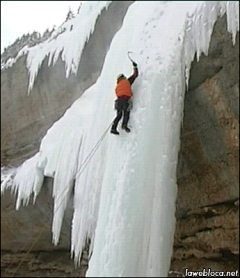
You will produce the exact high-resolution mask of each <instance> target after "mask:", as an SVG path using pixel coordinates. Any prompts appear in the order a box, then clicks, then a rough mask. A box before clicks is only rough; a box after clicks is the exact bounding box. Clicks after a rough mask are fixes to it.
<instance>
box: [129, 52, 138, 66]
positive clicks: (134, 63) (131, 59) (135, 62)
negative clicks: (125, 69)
mask: <svg viewBox="0 0 240 278" xmlns="http://www.w3.org/2000/svg"><path fill="white" fill-rule="evenodd" d="M129 53H132V51H128V58H129V59H130V61H131V62H132V63H134V64H136V62H134V61H133V59H131V57H130V56H129Z"/></svg>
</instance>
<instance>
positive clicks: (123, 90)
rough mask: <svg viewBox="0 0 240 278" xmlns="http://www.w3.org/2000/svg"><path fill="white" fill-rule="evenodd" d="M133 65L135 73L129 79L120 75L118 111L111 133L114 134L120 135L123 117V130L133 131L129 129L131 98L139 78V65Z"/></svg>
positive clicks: (116, 90)
mask: <svg viewBox="0 0 240 278" xmlns="http://www.w3.org/2000/svg"><path fill="white" fill-rule="evenodd" d="M132 64H133V69H134V72H133V74H132V75H131V76H130V77H129V78H126V77H125V75H123V74H119V75H118V77H117V86H116V89H115V92H116V95H117V99H116V101H115V109H116V110H117V116H116V117H115V119H114V121H113V125H112V128H111V133H113V134H119V132H118V131H117V126H118V123H119V121H120V120H121V118H122V116H123V121H122V129H124V130H125V131H126V132H130V131H131V130H130V129H129V127H128V121H129V117H130V110H131V108H132V102H131V97H132V95H133V94H132V89H131V85H132V84H133V82H134V80H135V79H136V78H137V76H138V68H137V63H135V62H132Z"/></svg>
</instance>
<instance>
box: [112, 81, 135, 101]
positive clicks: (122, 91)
mask: <svg viewBox="0 0 240 278" xmlns="http://www.w3.org/2000/svg"><path fill="white" fill-rule="evenodd" d="M115 92H116V95H117V97H118V98H119V97H120V98H121V97H127V98H131V97H132V89H131V84H130V82H129V81H128V79H125V78H123V79H120V80H118V83H117V87H116V89H115Z"/></svg>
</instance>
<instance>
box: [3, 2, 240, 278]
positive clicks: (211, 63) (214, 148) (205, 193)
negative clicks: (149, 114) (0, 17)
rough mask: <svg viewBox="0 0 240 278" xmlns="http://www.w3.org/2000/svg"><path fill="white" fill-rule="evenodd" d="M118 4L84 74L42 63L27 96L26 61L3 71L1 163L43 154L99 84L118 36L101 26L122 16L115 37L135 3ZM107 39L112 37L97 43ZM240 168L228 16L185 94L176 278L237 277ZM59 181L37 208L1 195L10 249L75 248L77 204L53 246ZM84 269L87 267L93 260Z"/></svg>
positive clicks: (235, 69)
mask: <svg viewBox="0 0 240 278" xmlns="http://www.w3.org/2000/svg"><path fill="white" fill-rule="evenodd" d="M119 2H120V1H116V2H113V4H111V5H110V7H109V9H116V10H118V13H116V11H114V12H115V14H114V13H105V12H103V14H102V15H101V16H100V18H99V19H98V23H97V25H96V30H95V32H96V33H95V35H94V34H93V36H92V37H91V38H90V40H89V43H88V44H87V45H86V47H85V49H84V54H83V59H82V61H81V63H80V70H79V72H83V73H85V74H83V75H81V74H78V76H76V77H75V76H70V78H69V79H66V78H65V73H64V65H63V63H62V62H61V61H58V62H57V64H56V65H55V67H50V68H48V67H47V65H46V61H44V63H43V66H42V68H41V70H40V72H39V75H38V78H37V80H36V83H35V85H34V88H33V90H32V92H31V93H30V95H29V96H27V70H26V68H25V66H24V63H25V57H22V58H21V59H20V60H19V61H18V62H17V63H16V64H15V65H14V66H13V67H12V68H10V69H7V70H4V71H3V72H2V73H1V75H2V78H1V79H2V81H1V82H2V83H1V86H2V126H1V129H2V137H1V144H2V153H1V158H2V163H3V164H6V163H10V164H12V165H19V164H20V163H22V161H24V160H25V159H26V158H27V157H30V156H32V154H33V153H34V152H36V151H38V147H39V142H40V140H41V139H42V137H43V136H44V135H45V133H46V131H47V129H48V128H49V127H50V126H51V125H52V123H53V122H54V121H56V120H57V119H58V118H60V117H61V116H62V115H63V113H64V112H65V111H66V109H67V108H68V107H69V106H70V105H71V104H72V102H73V101H74V100H75V99H76V98H78V97H79V96H80V95H81V93H82V92H83V90H84V89H86V88H87V87H88V86H90V85H91V84H92V83H94V82H95V80H96V78H97V76H98V75H99V72H100V70H101V67H102V64H103V60H104V56H105V53H106V51H107V47H108V45H109V43H110V40H111V38H112V36H113V34H105V33H106V32H101V28H103V30H104V29H105V28H106V27H105V24H107V23H106V22H107V20H111V19H110V18H109V16H111V14H114V18H115V20H112V21H111V22H112V23H114V22H115V23H116V26H115V31H116V30H117V29H118V28H119V27H120V25H121V22H122V19H123V16H124V13H125V12H126V9H127V7H128V6H129V5H130V4H131V2H126V1H124V2H122V1H121V3H125V4H124V6H122V5H120V6H121V9H118V8H119V6H118V5H119ZM116 15H117V16H116ZM116 18H118V20H116ZM97 32H98V34H97ZM99 34H102V35H104V34H105V36H107V37H106V38H104V39H103V38H102V39H101V40H100V41H99V37H100V35H99ZM94 36H95V37H94ZM97 40H98V45H97V46H96V44H95V42H96V41H97ZM99 49H101V51H99ZM100 52H101V53H100ZM91 55H93V56H94V57H96V62H94V60H95V59H92V60H91V61H89V62H88V63H86V61H87V60H88V57H91ZM97 55H99V56H97ZM87 64H88V66H86V65H87ZM50 92H51V93H50ZM238 169H239V34H238V35H237V39H236V44H235V45H233V44H232V38H231V35H230V34H229V33H228V32H227V28H226V17H225V16H224V17H222V18H220V19H218V21H217V22H216V24H215V27H214V31H213V35H212V39H211V44H210V49H209V55H208V56H204V55H202V56H201V57H200V60H199V61H196V60H195V61H194V62H193V63H192V67H191V74H190V83H189V88H188V90H187V91H186V96H185V105H184V119H183V126H182V132H181V149H180V153H179V162H178V172H177V182H178V198H177V202H176V218H177V226H176V232H175V242H174V253H173V257H172V264H171V269H170V272H169V276H170V277H178V276H184V274H185V269H186V268H188V270H189V271H197V270H203V268H205V269H208V268H211V270H216V271H226V270H228V271H235V270H236V269H238V268H239V263H238V258H239V216H238V215H239V170H238ZM51 184H52V180H51V179H50V178H46V180H45V183H44V186H43V189H42V191H41V193H40V195H39V197H38V198H37V201H36V205H31V201H30V205H29V206H28V207H21V208H20V210H19V211H15V209H14V197H13V195H11V194H10V192H7V193H5V194H4V195H3V196H2V205H1V210H2V211H1V214H2V218H1V222H2V229H1V244H2V250H7V251H11V252H21V251H25V252H26V251H29V250H31V252H33V251H34V252H37V251H38V252H39V251H49V252H50V251H54V250H56V249H57V250H59V249H62V250H66V252H69V247H70V221H71V215H72V211H71V202H70V203H69V209H68V210H67V213H66V215H65V219H64V223H63V228H62V232H61V239H60V243H59V245H58V246H57V247H54V246H53V244H52V243H51V222H52V198H51V190H52V186H51ZM39 219H40V221H39ZM16 231H17V232H16ZM36 239H37V241H36ZM34 240H35V241H36V242H35V244H34V245H33V242H34ZM5 256H6V255H5ZM34 259H36V258H35V257H34ZM84 264H85V265H84V267H85V269H86V264H87V263H86V261H84ZM31 265H32V264H31ZM3 274H4V273H3ZM42 275H43V274H42ZM82 275H84V274H82ZM69 276H71V275H69Z"/></svg>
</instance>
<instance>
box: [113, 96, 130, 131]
mask: <svg viewBox="0 0 240 278" xmlns="http://www.w3.org/2000/svg"><path fill="white" fill-rule="evenodd" d="M128 100H129V99H128V98H119V99H118V100H117V107H116V108H117V116H116V118H115V119H114V121H113V125H112V129H117V125H118V123H119V121H120V120H121V118H122V115H123V122H122V126H127V124H128V121H129V117H130V110H129V104H128Z"/></svg>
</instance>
